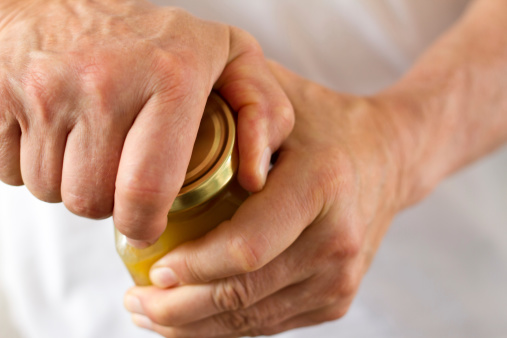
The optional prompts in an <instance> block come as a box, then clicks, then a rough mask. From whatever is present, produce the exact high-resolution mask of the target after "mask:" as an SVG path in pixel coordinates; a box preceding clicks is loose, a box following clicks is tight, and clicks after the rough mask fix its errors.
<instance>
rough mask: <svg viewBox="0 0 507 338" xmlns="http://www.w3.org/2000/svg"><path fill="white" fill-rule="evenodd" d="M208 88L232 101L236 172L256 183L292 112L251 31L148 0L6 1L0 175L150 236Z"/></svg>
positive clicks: (180, 173)
mask: <svg viewBox="0 0 507 338" xmlns="http://www.w3.org/2000/svg"><path fill="white" fill-rule="evenodd" d="M212 88H214V89H215V90H217V91H219V92H220V93H221V94H222V96H224V98H225V99H226V100H227V101H228V102H229V103H230V105H231V106H232V108H233V109H234V110H235V111H236V112H238V137H239V140H238V143H239V150H240V168H239V180H240V182H241V184H242V185H243V186H244V187H245V188H246V189H248V190H250V191H258V190H260V189H261V188H262V186H263V185H264V181H265V177H266V172H267V168H268V165H269V158H270V155H271V153H272V152H273V151H275V150H276V149H277V148H278V146H279V145H280V143H281V142H282V140H283V139H284V138H285V137H286V136H287V135H288V134H289V133H290V131H291V129H292V125H293V114H292V108H291V105H290V103H289V101H288V99H287V98H286V96H285V94H284V93H283V91H282V90H281V88H280V87H279V85H278V84H277V82H276V81H275V80H274V78H273V76H272V75H271V73H270V72H269V70H268V67H267V65H266V63H265V61H264V57H263V54H262V51H261V49H260V47H259V45H258V44H257V43H256V41H255V40H254V39H253V38H252V37H251V36H250V35H248V34H247V33H245V32H243V31H241V30H239V29H237V28H234V27H230V26H227V25H224V24H218V23H212V22H207V21H203V20H200V19H198V18H196V17H193V16H191V15H190V14H188V13H186V12H184V11H182V10H180V9H176V8H162V7H158V6H155V5H153V4H151V3H149V2H148V1H143V0H132V1H119V0H118V1H117V0H104V1H91V0H67V1H65V0H11V1H5V0H4V1H2V3H1V4H0V179H1V180H2V181H4V182H5V183H8V184H12V185H21V184H25V185H26V186H27V187H28V189H29V190H30V191H31V192H32V193H33V194H34V195H35V196H36V197H38V198H39V199H41V200H43V201H47V202H60V201H63V203H64V204H65V205H66V207H67V208H68V209H69V210H71V211H72V212H74V213H75V214H78V215H81V216H85V217H90V218H104V217H108V216H110V215H111V214H112V215H113V217H114V221H115V224H116V226H117V227H118V229H119V230H120V231H121V232H122V233H124V234H125V235H127V237H129V238H130V239H131V241H132V243H133V244H134V245H137V246H143V245H146V244H148V243H150V242H153V241H154V240H156V238H157V237H158V236H159V235H160V234H161V233H162V231H163V230H164V228H165V225H166V215H167V213H168V211H169V209H170V207H171V204H172V202H173V200H174V198H175V197H176V195H177V193H178V191H179V189H180V187H181V185H182V183H183V180H184V176H185V172H186V168H187V166H188V162H189V159H190V154H191V151H192V147H193V143H194V140H195V136H196V134H197V130H198V127H199V122H200V118H201V115H202V112H203V109H204V105H205V103H206V99H207V97H208V95H209V93H210V91H211V90H212Z"/></svg>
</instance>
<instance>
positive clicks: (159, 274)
mask: <svg viewBox="0 0 507 338" xmlns="http://www.w3.org/2000/svg"><path fill="white" fill-rule="evenodd" d="M150 279H151V282H152V283H153V284H155V285H156V286H158V287H159V288H168V287H170V286H173V285H176V284H178V278H177V277H176V274H175V273H174V271H173V270H172V269H170V268H168V267H162V268H154V269H152V270H151V271H150Z"/></svg>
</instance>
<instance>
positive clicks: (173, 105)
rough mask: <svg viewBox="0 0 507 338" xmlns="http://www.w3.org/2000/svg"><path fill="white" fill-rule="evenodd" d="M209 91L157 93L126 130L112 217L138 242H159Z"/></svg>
mask: <svg viewBox="0 0 507 338" xmlns="http://www.w3.org/2000/svg"><path fill="white" fill-rule="evenodd" d="M189 93H190V94H189ZM208 94H209V93H207V92H204V91H202V90H195V89H191V90H185V91H183V89H175V90H174V93H173V92H171V93H169V94H158V95H154V96H153V97H152V98H151V99H150V100H149V101H148V102H147V104H146V105H145V106H144V108H143V109H142V111H141V112H140V113H139V115H138V117H137V118H136V120H135V122H134V124H133V125H132V127H131V129H130V130H129V132H128V135H127V137H126V140H125V144H124V146H123V151H122V154H121V159H120V166H119V168H118V176H117V178H116V191H115V197H114V200H115V206H114V211H113V218H114V222H115V226H116V227H117V229H118V230H119V231H120V232H121V233H123V234H124V235H126V236H127V238H129V239H130V240H131V243H132V244H134V245H136V246H146V245H147V244H151V243H153V242H155V241H156V239H157V238H158V237H159V236H160V235H161V234H162V232H163V231H164V229H165V227H166V225H167V214H168V212H169V210H170V208H171V205H172V202H173V201H174V199H175V197H176V196H177V194H178V192H179V190H180V189H181V186H182V184H183V180H184V177H185V173H186V170H187V167H188V163H189V161H190V155H191V152H192V146H193V144H194V142H195V138H196V135H197V130H198V128H199V121H200V119H201V117H202V113H203V111H204V106H205V103H206V98H207V95H208ZM143 243H145V244H143Z"/></svg>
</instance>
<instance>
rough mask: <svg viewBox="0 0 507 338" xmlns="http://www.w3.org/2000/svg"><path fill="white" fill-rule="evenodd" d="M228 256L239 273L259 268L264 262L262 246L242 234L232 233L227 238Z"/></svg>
mask: <svg viewBox="0 0 507 338" xmlns="http://www.w3.org/2000/svg"><path fill="white" fill-rule="evenodd" d="M227 242H228V245H227V250H228V257H229V259H230V260H231V266H233V268H234V269H235V271H236V272H237V273H247V272H251V271H255V270H258V269H259V268H261V267H262V266H263V265H264V264H263V257H262V253H263V250H262V247H261V246H259V245H256V243H254V242H253V241H248V240H246V239H245V237H243V236H242V235H237V234H232V235H230V237H229V238H228V240H227Z"/></svg>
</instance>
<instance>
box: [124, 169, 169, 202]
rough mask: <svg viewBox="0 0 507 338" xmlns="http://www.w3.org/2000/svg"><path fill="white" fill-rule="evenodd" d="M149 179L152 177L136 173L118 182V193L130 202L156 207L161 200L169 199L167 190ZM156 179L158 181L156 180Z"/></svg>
mask: <svg viewBox="0 0 507 338" xmlns="http://www.w3.org/2000/svg"><path fill="white" fill-rule="evenodd" d="M149 181H150V179H147V178H142V177H140V175H138V174H134V175H132V176H131V177H130V178H128V179H126V180H122V181H121V182H119V183H118V184H117V186H116V194H117V195H118V196H119V197H120V198H121V199H122V200H125V201H127V202H128V203H129V204H135V203H139V204H142V206H143V207H145V208H150V207H153V208H156V207H158V206H159V205H160V202H161V201H164V202H165V201H166V200H167V198H166V195H167V192H165V191H164V190H163V189H162V188H161V187H160V186H159V185H156V184H150V183H149ZM154 181H155V182H156V180H154Z"/></svg>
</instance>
